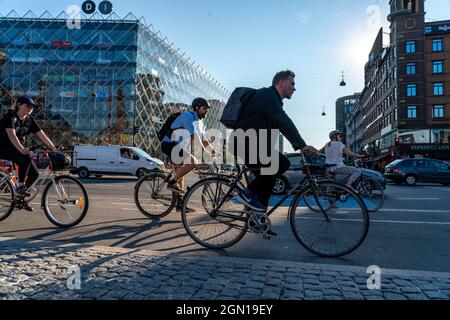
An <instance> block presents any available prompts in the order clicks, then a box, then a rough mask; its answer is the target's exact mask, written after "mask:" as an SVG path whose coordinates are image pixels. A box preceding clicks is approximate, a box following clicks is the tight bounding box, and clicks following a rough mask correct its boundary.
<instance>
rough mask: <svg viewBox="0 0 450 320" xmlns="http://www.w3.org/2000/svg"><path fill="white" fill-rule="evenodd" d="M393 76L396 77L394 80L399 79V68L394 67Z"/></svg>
mask: <svg viewBox="0 0 450 320" xmlns="http://www.w3.org/2000/svg"><path fill="white" fill-rule="evenodd" d="M392 74H393V75H394V80H395V79H397V67H394V70H393V71H392Z"/></svg>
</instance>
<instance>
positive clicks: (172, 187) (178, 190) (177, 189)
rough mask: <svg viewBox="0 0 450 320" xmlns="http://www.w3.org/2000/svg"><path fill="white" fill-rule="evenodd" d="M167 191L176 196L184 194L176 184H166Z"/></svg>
mask: <svg viewBox="0 0 450 320" xmlns="http://www.w3.org/2000/svg"><path fill="white" fill-rule="evenodd" d="M167 189H169V190H171V191H173V192H175V193H177V194H184V191H183V190H181V189H180V187H179V186H178V183H176V182H175V183H168V184H167Z"/></svg>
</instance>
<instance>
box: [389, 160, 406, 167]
mask: <svg viewBox="0 0 450 320" xmlns="http://www.w3.org/2000/svg"><path fill="white" fill-rule="evenodd" d="M402 161H403V160H395V161H394V162H391V163H389V164H388V166H389V167H393V166H396V165H398V164H399V163H400V162H402Z"/></svg>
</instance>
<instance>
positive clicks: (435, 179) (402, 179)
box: [384, 159, 450, 186]
mask: <svg viewBox="0 0 450 320" xmlns="http://www.w3.org/2000/svg"><path fill="white" fill-rule="evenodd" d="M384 176H385V177H386V179H389V180H392V181H394V182H395V183H397V184H399V185H400V184H403V183H406V184H407V185H410V186H413V185H415V184H416V183H417V182H431V183H442V184H443V185H445V186H448V185H450V165H448V164H447V163H445V162H444V161H441V160H434V159H403V160H395V161H394V162H392V163H390V164H388V165H387V166H386V169H385V174H384Z"/></svg>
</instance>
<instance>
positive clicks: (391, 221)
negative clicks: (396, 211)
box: [370, 220, 450, 226]
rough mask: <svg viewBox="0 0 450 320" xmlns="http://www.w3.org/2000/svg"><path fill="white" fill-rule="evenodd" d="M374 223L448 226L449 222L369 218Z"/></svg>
mask: <svg viewBox="0 0 450 320" xmlns="http://www.w3.org/2000/svg"><path fill="white" fill-rule="evenodd" d="M370 222H371V223H372V222H375V223H396V224H426V225H441V226H450V222H432V221H395V220H370Z"/></svg>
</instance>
